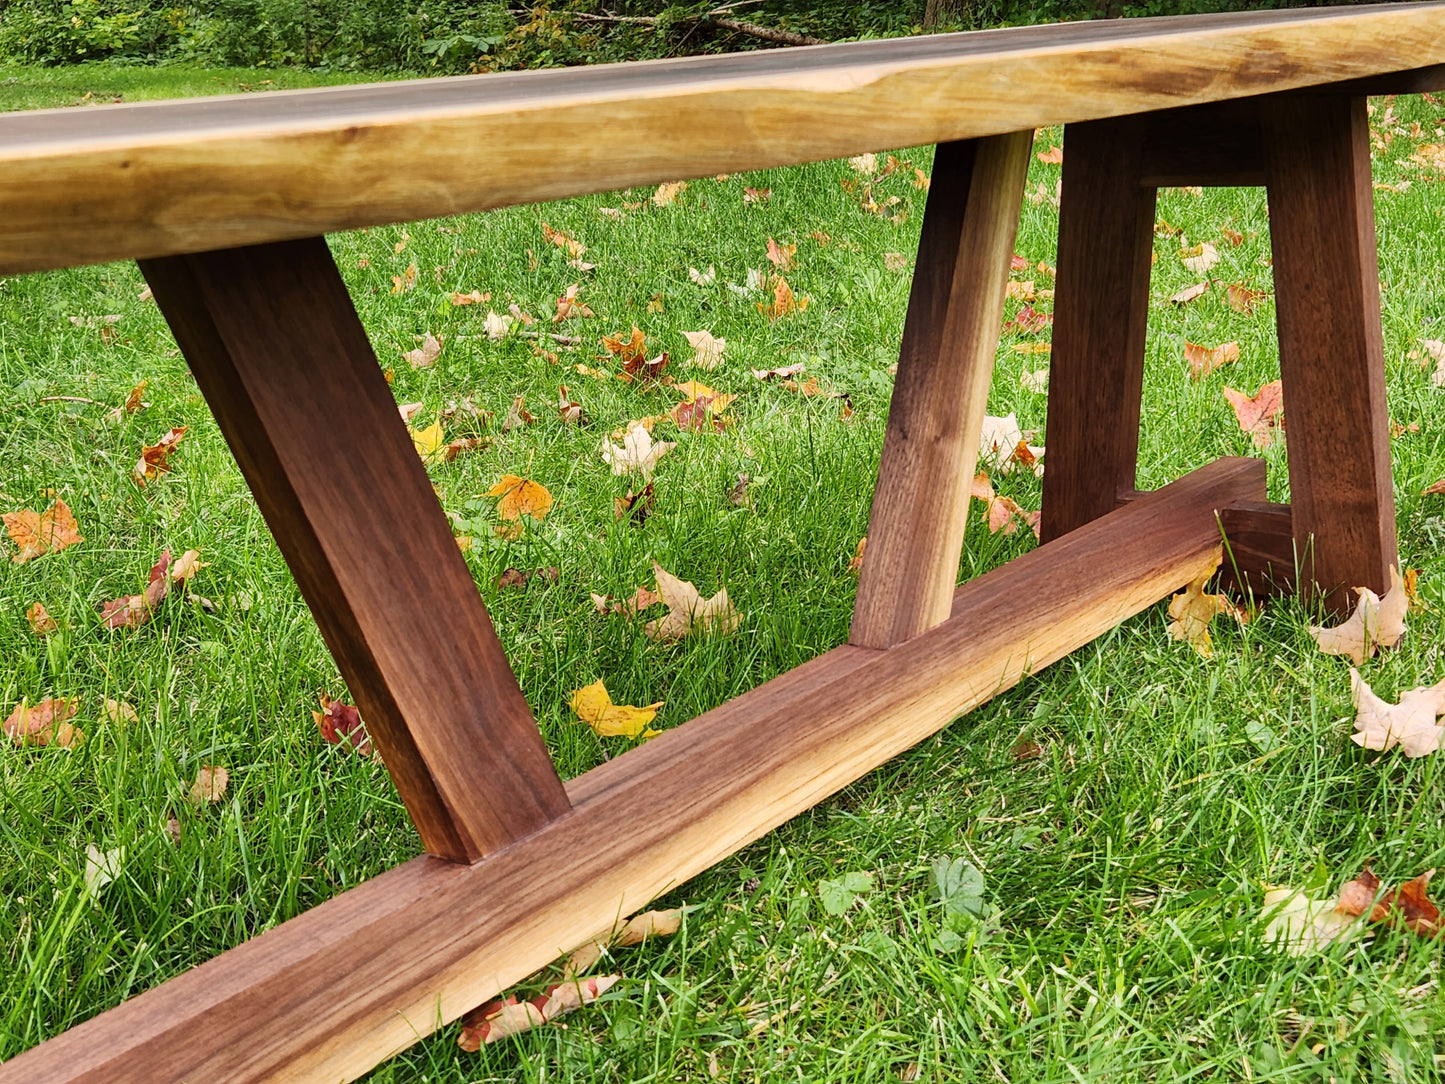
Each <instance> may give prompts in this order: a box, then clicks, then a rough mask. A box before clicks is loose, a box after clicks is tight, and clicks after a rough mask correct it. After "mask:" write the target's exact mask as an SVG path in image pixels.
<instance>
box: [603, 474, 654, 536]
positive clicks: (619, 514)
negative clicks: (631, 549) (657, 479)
mask: <svg viewBox="0 0 1445 1084" xmlns="http://www.w3.org/2000/svg"><path fill="white" fill-rule="evenodd" d="M655 501H656V494H655V493H654V492H653V488H652V483H651V482H648V483H647V484H646V485H645V486H643V487H642V489H641V490H639V491H638V492H636V493H634V492H633V491H632V489H631V487H629V488H628V490H627V496H625V497H617V498H616V499H615V500H613V502H612V505H613V509H612V511H613V518H614V519H623V518H624V517H625V518H627V519H628V520H630V521H631V523H632V525H633V526H634V527H641V526H642V525H643V524H644V523H646V522H647V517H648V516H649V515H650V514H651V512H652V506H653V504H654V503H655Z"/></svg>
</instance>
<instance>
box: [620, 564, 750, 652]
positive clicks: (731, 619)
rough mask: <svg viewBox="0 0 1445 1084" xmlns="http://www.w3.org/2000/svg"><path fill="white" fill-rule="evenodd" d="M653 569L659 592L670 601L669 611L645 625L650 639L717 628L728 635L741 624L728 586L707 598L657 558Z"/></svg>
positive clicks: (668, 638)
mask: <svg viewBox="0 0 1445 1084" xmlns="http://www.w3.org/2000/svg"><path fill="white" fill-rule="evenodd" d="M652 571H653V574H654V575H655V576H656V577H657V593H658V594H660V595H661V596H662V601H663V602H664V603H665V604H666V605H667V609H668V613H667V616H666V617H662V618H659V619H658V620H656V621H649V622H648V623H647V625H646V626H644V628H643V630H642V631H643V634H644V635H646V636H647V637H648V639H650V640H657V641H659V642H662V643H666V642H669V641H673V640H681V639H682V638H683V637H685V636H687V635H688V634H689V633H693V632H704V633H705V632H709V631H716V632H719V633H722V634H724V635H726V634H727V633H730V632H733V631H734V630H735V629H736V628H737V627H738V624H739V622H740V621H741V620H742V615H740V614H739V613H738V612H737V610H736V609H734V608H733V604H732V603H731V602H729V601H728V592H727V588H726V587H724V588H722V589H721V590H720V591H718V593H717V594H715V595H713V596H712V597H711V598H709V599H704V598H703V597H702V595H701V594H700V593H699V592H698V589H697V588H696V587H694V586H693V585H692V584H691V583H689V582H688V581H687V580H681V579H678V578H677V577H676V576H674V575H673V574H672V573H671V572H668V571H667V569H665V568H663V567H662V566H661V565H660V564H658V563H657V562H656V561H653V562H652Z"/></svg>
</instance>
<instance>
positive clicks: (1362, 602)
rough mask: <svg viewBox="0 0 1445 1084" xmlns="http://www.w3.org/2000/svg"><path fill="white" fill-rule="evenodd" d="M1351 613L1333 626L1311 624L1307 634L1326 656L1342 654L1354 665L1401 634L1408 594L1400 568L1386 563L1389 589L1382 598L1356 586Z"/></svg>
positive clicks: (1392, 645)
mask: <svg viewBox="0 0 1445 1084" xmlns="http://www.w3.org/2000/svg"><path fill="white" fill-rule="evenodd" d="M1355 593H1356V594H1358V595H1359V602H1357V603H1356V604H1355V609H1354V612H1353V613H1351V614H1350V616H1349V617H1348V618H1346V619H1345V620H1344V621H1343V622H1341V623H1340V624H1338V625H1336V626H1335V627H1334V628H1323V627H1321V626H1318V625H1316V626H1311V628H1310V636H1311V637H1312V638H1313V639H1314V641H1315V644H1316V645H1318V647H1319V649H1320V650H1321V651H1323V652H1324V653H1325V654H1326V655H1344V656H1346V657H1347V658H1349V660H1350V661H1351V662H1353V663H1354V664H1355V665H1356V666H1363V665H1364V664H1365V660H1366V659H1369V658H1373V657H1374V655H1375V650H1376V648H1379V647H1394V646H1395V645H1396V644H1397V643H1399V642H1400V638H1401V637H1402V636H1404V635H1405V614H1406V613H1408V612H1409V609H1410V594H1409V592H1408V591H1406V590H1405V581H1404V579H1403V578H1402V577H1401V575H1400V570H1399V569H1398V568H1396V567H1395V566H1394V565H1391V566H1390V589H1389V590H1388V591H1386V592H1385V597H1384V598H1383V599H1382V598H1380V596H1379V595H1377V594H1375V592H1373V591H1371V590H1370V589H1369V588H1368V587H1357V588H1355Z"/></svg>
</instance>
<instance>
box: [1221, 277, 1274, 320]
mask: <svg viewBox="0 0 1445 1084" xmlns="http://www.w3.org/2000/svg"><path fill="white" fill-rule="evenodd" d="M1225 289H1226V291H1227V292H1228V295H1229V307H1230V308H1231V309H1233V310H1234V311H1235V312H1239V313H1243V314H1244V315H1245V316H1249V315H1250V314H1252V313H1253V312H1254V307H1255V306H1256V305H1258V304H1259V303H1260V302H1261V301H1263V300H1264V299H1265V298H1267V297H1268V296H1269V293H1268V291H1265V290H1251V289H1250V288H1249V287H1248V286H1242V285H1240V284H1239V283H1237V282H1231V283H1229V284H1228V286H1226V287H1225Z"/></svg>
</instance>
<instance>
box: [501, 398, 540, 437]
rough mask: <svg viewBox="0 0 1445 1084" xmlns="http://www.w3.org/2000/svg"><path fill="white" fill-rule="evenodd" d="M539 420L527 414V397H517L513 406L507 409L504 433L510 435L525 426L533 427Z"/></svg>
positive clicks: (503, 426) (503, 423) (513, 401)
mask: <svg viewBox="0 0 1445 1084" xmlns="http://www.w3.org/2000/svg"><path fill="white" fill-rule="evenodd" d="M536 420H537V419H536V418H534V417H533V416H532V415H531V414H529V413H527V400H526V397H525V396H521V395H518V396H515V397H514V398H513V399H512V405H511V406H510V407H508V408H507V416H506V417H505V418H503V419H502V432H503V433H510V432H511V431H512V430H513V429H518V428H520V427H521V426H524V425H531V424H532V423H533V422H535V421H536Z"/></svg>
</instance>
